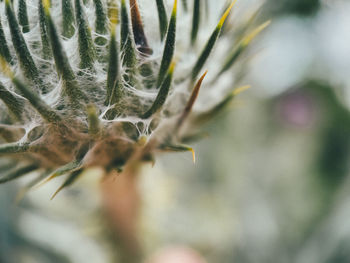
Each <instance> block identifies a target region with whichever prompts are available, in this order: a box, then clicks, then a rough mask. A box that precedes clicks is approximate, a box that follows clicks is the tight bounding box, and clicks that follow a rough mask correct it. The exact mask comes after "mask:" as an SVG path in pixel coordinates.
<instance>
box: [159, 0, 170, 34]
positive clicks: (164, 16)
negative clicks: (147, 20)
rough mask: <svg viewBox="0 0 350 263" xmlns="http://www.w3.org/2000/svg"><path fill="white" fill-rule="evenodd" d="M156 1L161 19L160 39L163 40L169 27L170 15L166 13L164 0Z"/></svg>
mask: <svg viewBox="0 0 350 263" xmlns="http://www.w3.org/2000/svg"><path fill="white" fill-rule="evenodd" d="M156 2H157V11H158V19H159V32H160V40H163V39H164V37H165V35H166V31H167V28H168V16H167V14H166V10H165V7H164V2H163V0H156Z"/></svg>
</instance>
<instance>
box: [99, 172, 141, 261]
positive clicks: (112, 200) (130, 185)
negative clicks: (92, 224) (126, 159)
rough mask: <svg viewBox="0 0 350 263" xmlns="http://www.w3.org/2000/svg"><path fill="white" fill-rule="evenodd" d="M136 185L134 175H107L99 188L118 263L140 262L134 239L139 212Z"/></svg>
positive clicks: (138, 246) (135, 237) (138, 247)
mask: <svg viewBox="0 0 350 263" xmlns="http://www.w3.org/2000/svg"><path fill="white" fill-rule="evenodd" d="M137 182H138V176H137V173H136V172H134V173H133V174H131V173H130V172H129V173H128V174H127V173H121V174H118V173H116V172H111V174H109V175H108V177H107V178H106V179H105V180H104V181H103V182H102V184H101V188H102V201H103V206H104V210H105V213H106V215H107V218H108V221H109V225H110V226H111V228H112V231H113V233H112V235H113V237H114V238H115V240H116V243H117V246H118V248H117V249H118V250H119V251H118V252H119V255H118V256H119V259H120V262H128V263H136V262H141V254H142V253H141V248H140V244H139V240H138V235H137V221H138V218H139V217H138V215H139V208H140V195H139V191H138V188H137V185H138V184H137Z"/></svg>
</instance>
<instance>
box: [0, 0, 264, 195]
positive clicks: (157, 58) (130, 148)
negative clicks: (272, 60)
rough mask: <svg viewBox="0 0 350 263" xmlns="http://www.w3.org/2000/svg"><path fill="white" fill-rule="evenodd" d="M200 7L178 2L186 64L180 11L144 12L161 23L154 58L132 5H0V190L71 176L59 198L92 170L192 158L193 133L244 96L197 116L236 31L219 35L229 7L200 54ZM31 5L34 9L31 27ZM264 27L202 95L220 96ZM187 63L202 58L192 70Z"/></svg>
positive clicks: (43, 0)
mask: <svg viewBox="0 0 350 263" xmlns="http://www.w3.org/2000/svg"><path fill="white" fill-rule="evenodd" d="M205 3H206V4H208V2H207V1H200V0H194V1H192V3H190V2H187V1H183V2H182V4H183V7H184V8H183V9H182V10H183V13H184V16H185V15H187V14H188V13H189V12H190V10H191V8H190V5H191V4H193V15H192V24H191V25H190V26H191V32H190V35H189V36H188V39H189V41H187V42H186V41H183V42H184V43H185V44H187V45H188V46H187V50H188V51H186V52H187V53H186V52H185V51H183V52H182V54H181V52H179V53H177V52H176V46H177V43H178V41H176V38H177V30H176V27H177V20H178V19H177V16H178V3H177V0H174V2H173V6H172V11H171V14H170V17H169V19H168V15H169V14H168V10H167V8H166V5H165V3H164V2H163V0H156V1H154V3H153V4H154V7H153V8H148V9H147V10H148V11H150V10H152V11H153V10H154V12H156V13H157V14H158V23H159V36H157V37H159V39H156V40H154V39H152V43H157V44H154V46H155V49H156V48H158V46H157V45H159V46H161V50H162V51H161V52H155V50H153V49H152V47H151V46H150V44H149V39H148V38H147V36H146V34H145V32H146V30H145V29H147V24H146V25H145V27H144V24H143V21H142V16H141V12H140V8H139V5H138V2H137V0H130V1H129V2H127V1H126V0H120V1H119V0H118V1H113V0H110V1H103V0H93V1H88V0H84V1H82V0H74V2H73V1H71V0H62V1H52V2H51V1H49V0H31V1H24V0H17V1H16V0H15V1H10V0H5V1H4V2H2V3H0V5H1V6H0V11H1V12H0V14H1V15H2V17H1V20H0V57H1V58H0V62H1V63H0V64H1V72H2V74H1V77H0V99H1V101H2V102H3V103H2V104H0V107H1V113H0V121H1V124H0V157H1V160H2V162H1V164H0V165H1V167H0V170H1V171H2V172H3V175H2V176H1V177H0V183H4V182H7V181H10V180H13V179H16V178H19V177H22V176H24V175H26V174H29V173H32V172H34V171H36V172H37V174H38V178H35V179H34V180H33V181H32V182H30V185H29V186H33V185H35V184H37V183H39V182H41V181H44V182H46V181H49V180H51V179H53V178H55V177H58V176H62V175H66V176H67V177H66V179H65V181H64V183H63V184H62V186H61V187H60V188H59V189H58V191H59V190H61V189H62V188H64V187H66V186H69V185H71V184H72V183H73V182H75V181H76V180H77V178H78V177H79V176H80V175H81V174H82V172H83V171H84V170H85V169H87V168H90V167H96V166H98V167H102V168H103V169H104V170H105V171H106V172H108V171H110V170H112V169H117V170H118V171H121V170H123V169H127V168H128V167H134V166H135V165H137V164H138V163H140V162H143V161H152V160H153V155H154V153H156V152H158V151H192V152H193V149H192V148H191V147H189V146H187V145H185V143H187V142H189V141H190V140H191V139H196V138H199V137H200V136H201V135H200V134H201V133H200V131H199V130H198V128H199V126H200V125H201V124H202V123H203V122H204V121H207V120H210V119H212V118H214V117H215V116H216V115H217V114H218V113H219V112H220V111H222V109H223V108H225V107H226V106H227V105H228V104H229V102H230V101H232V99H233V98H234V97H235V96H236V95H237V94H238V92H239V91H241V90H243V89H245V88H246V87H240V88H237V89H234V90H231V91H230V92H228V94H219V95H217V96H216V97H212V99H211V102H210V103H209V104H208V106H206V105H204V106H206V107H201V108H203V109H202V110H200V109H198V110H193V105H194V104H195V102H196V99H197V96H198V94H199V91H200V88H201V86H202V82H203V83H204V82H205V81H204V78H205V76H206V74H207V72H206V71H205V72H204V67H205V65H206V63H207V62H208V61H209V59H210V57H213V56H215V55H214V54H212V53H213V52H214V47H215V46H216V45H217V44H218V43H217V42H220V41H218V40H219V39H222V38H224V37H226V38H227V39H232V35H233V34H234V32H235V31H234V27H232V26H227V28H225V30H223V26H224V22H225V20H226V18H227V17H228V15H229V13H230V11H231V9H232V7H233V6H234V4H235V1H233V2H231V3H229V4H228V5H227V8H226V9H224V10H225V11H224V12H223V14H222V17H221V18H218V23H217V25H216V27H215V28H214V29H213V31H212V32H211V33H210V32H209V34H207V35H208V40H207V42H206V43H205V44H204V45H202V44H199V43H196V40H197V39H198V33H199V32H200V30H201V27H200V25H201V24H203V23H201V21H200V19H203V18H204V14H203V11H202V10H203V7H202V5H203V4H205ZM29 6H30V7H31V8H32V9H33V6H34V7H36V10H37V12H36V13H34V14H31V16H30V17H29V16H28V8H27V7H29ZM141 11H142V9H141ZM148 15H149V16H151V15H153V14H148ZM5 17H6V19H5ZM156 21H157V20H156ZM93 23H94V24H93ZM268 23H269V22H266V23H264V24H262V25H260V26H259V27H257V28H255V29H252V30H251V29H250V27H249V26H248V25H247V26H246V27H245V29H246V30H244V32H246V31H247V30H249V32H248V33H247V34H246V35H242V36H239V37H236V39H238V40H236V41H235V42H234V43H233V44H232V45H230V47H229V49H228V50H227V56H226V58H225V59H224V58H221V59H220V60H219V61H223V63H221V64H217V65H216V67H217V72H213V74H212V81H211V82H207V83H206V84H204V85H203V86H205V85H207V86H210V90H213V89H217V87H215V86H216V85H217V83H219V80H220V78H221V77H222V76H224V75H225V74H226V78H227V76H229V78H230V79H233V77H231V75H232V72H230V71H229V69H230V68H231V67H232V65H233V64H234V63H235V62H236V61H237V60H238V58H239V57H240V56H241V54H242V53H243V51H245V50H246V48H247V46H248V44H249V43H250V42H251V40H252V39H253V38H254V37H255V36H256V35H257V34H258V33H259V32H260V31H262V30H263V29H264V28H265V27H266V26H267V25H268ZM221 31H223V32H222V34H221V35H220V33H221ZM197 42H198V40H197ZM195 47H199V48H198V49H197V48H195ZM182 49H183V48H182ZM175 54H176V55H175ZM187 56H188V57H191V56H192V57H194V56H195V57H197V58H196V60H195V61H194V62H193V63H192V62H191V63H192V64H191V66H190V67H188V64H189V63H188V62H186V61H187ZM176 61H179V62H178V63H176ZM184 61H185V62H186V63H184ZM176 64H178V67H176ZM177 72H178V73H177ZM227 72H229V73H228V74H227ZM210 74H211V73H209V74H208V75H210ZM230 86H233V83H232V81H230ZM202 106H203V105H202ZM193 153H194V152H193ZM106 174H107V173H106ZM58 191H57V192H58ZM57 192H56V193H57ZM56 193H55V194H56Z"/></svg>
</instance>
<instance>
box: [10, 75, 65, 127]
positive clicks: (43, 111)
mask: <svg viewBox="0 0 350 263" xmlns="http://www.w3.org/2000/svg"><path fill="white" fill-rule="evenodd" d="M12 82H13V84H14V85H15V86H16V88H17V89H18V90H19V91H20V92H21V94H22V95H23V97H25V98H26V99H27V100H28V101H29V102H30V104H31V105H32V106H33V107H34V108H35V109H36V110H37V112H38V113H39V114H40V115H41V116H42V117H43V119H45V120H46V121H47V122H50V123H58V122H60V121H61V117H60V116H59V115H58V113H56V112H55V111H54V110H53V109H52V108H51V107H50V106H49V105H47V104H46V103H45V102H44V101H43V100H42V99H41V98H40V97H39V96H38V95H37V94H35V93H34V92H32V91H31V90H30V89H29V88H28V87H27V86H26V85H25V84H24V83H22V82H21V81H20V80H19V79H17V78H15V77H14V78H12Z"/></svg>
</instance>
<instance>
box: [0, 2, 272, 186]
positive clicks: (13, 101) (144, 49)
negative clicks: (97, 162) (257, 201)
mask: <svg viewBox="0 0 350 263" xmlns="http://www.w3.org/2000/svg"><path fill="white" fill-rule="evenodd" d="M235 2H236V0H235V1H233V2H232V3H231V4H230V5H229V7H228V8H227V9H226V11H225V12H224V14H223V16H222V18H221V19H220V21H219V23H218V24H217V26H216V27H215V29H214V31H213V32H212V34H211V35H210V37H209V39H208V41H207V43H206V45H205V46H204V48H203V49H202V51H201V53H200V55H199V57H198V59H197V61H196V63H195V64H194V66H193V68H192V71H191V74H190V80H191V83H192V84H193V87H194V88H193V90H192V93H191V95H190V98H189V101H188V103H187V105H186V107H185V108H184V110H183V113H182V114H181V115H180V117H179V118H178V121H177V124H176V129H177V130H179V129H180V127H181V126H182V124H183V122H184V121H185V120H186V119H187V117H188V115H189V114H190V112H191V110H192V107H193V104H194V102H195V100H196V98H197V96H198V93H199V89H200V87H201V83H202V81H203V79H204V77H205V75H206V72H205V73H204V74H203V75H202V76H201V77H200V78H199V80H198V81H197V83H195V81H196V79H197V78H198V75H199V73H200V72H201V71H202V69H203V66H204V65H205V63H206V61H207V60H208V58H209V56H210V54H211V52H212V50H213V48H214V45H215V43H216V42H217V39H218V37H219V35H220V32H221V29H222V27H223V24H224V21H225V20H226V18H227V16H228V14H229V12H230V10H231V9H232V7H233V6H234V4H235ZM182 3H183V5H184V9H185V10H187V4H188V3H187V1H185V0H183V1H182ZM129 4H130V14H131V19H129V12H128V9H127V4H126V1H125V0H121V3H120V19H118V15H119V14H118V13H119V10H118V5H117V4H116V3H115V2H113V1H112V2H110V3H109V4H108V10H105V8H104V6H103V4H102V2H101V0H94V5H95V11H96V22H95V32H96V34H97V35H98V37H97V38H96V39H95V42H94V41H93V38H92V35H91V31H90V28H89V27H88V22H87V20H86V17H85V14H84V9H83V6H82V5H83V3H81V0H74V8H73V5H72V2H71V1H70V0H63V1H62V5H61V7H62V29H63V33H62V34H63V36H64V37H66V38H72V37H73V35H74V34H77V37H78V47H79V57H80V64H79V68H80V70H81V71H80V72H82V73H81V74H84V72H93V71H94V70H95V69H94V63H95V61H96V59H98V47H99V46H103V45H104V44H105V42H106V39H107V38H106V37H104V36H106V34H107V32H108V31H109V32H110V38H109V42H108V49H109V53H108V56H107V57H108V61H107V64H108V67H107V80H106V98H105V101H104V104H105V106H109V107H111V111H108V112H107V113H106V115H105V116H104V118H106V119H110V120H111V119H114V118H115V116H116V115H117V114H118V111H117V110H116V108H115V107H114V105H116V104H118V102H119V101H120V97H121V96H122V93H123V90H122V89H123V85H124V84H125V83H126V84H127V85H137V83H136V82H137V80H136V76H135V74H137V71H138V70H140V73H141V74H142V70H143V69H140V68H137V59H138V58H139V56H141V57H142V59H144V58H147V56H148V55H150V54H151V53H152V49H151V48H150V47H149V45H148V42H147V38H146V36H145V32H144V29H143V23H142V20H141V15H140V11H139V7H138V4H137V1H136V0H130V3H129ZM193 5H194V6H193V20H192V29H191V36H190V38H191V44H192V45H194V44H195V41H196V38H197V34H198V30H199V24H200V9H201V1H200V0H194V2H193ZM50 6H51V3H50V0H42V1H41V0H38V11H39V25H40V33H41V43H42V55H43V58H44V59H53V60H54V65H55V67H56V70H57V74H58V75H59V77H60V78H61V80H62V92H61V94H62V97H67V98H68V101H69V106H70V107H71V108H73V109H75V108H81V107H86V105H89V106H88V107H87V110H86V112H87V119H88V123H89V128H88V131H89V134H91V135H92V136H94V135H95V134H97V133H98V130H99V118H98V115H99V114H98V111H97V109H96V107H95V106H92V105H93V104H91V103H90V102H89V98H88V96H87V95H86V94H85V91H84V90H81V89H80V87H79V83H78V80H77V76H76V75H75V72H74V71H73V69H72V66H71V65H70V61H69V59H68V57H67V55H66V53H65V50H64V48H63V46H62V43H61V37H60V35H59V33H58V31H57V29H56V25H55V23H54V22H53V19H52V17H51V14H50ZM156 7H157V11H158V18H159V31H160V38H161V40H163V41H164V50H163V52H162V58H161V61H160V66H159V70H158V73H156V74H154V75H155V81H154V82H153V83H154V88H156V89H159V91H158V95H157V96H156V98H155V100H154V101H153V103H152V104H151V105H150V106H149V108H148V109H147V110H146V111H143V112H140V113H138V117H139V118H141V119H148V118H150V117H151V116H153V115H154V114H155V113H156V112H158V111H160V110H161V108H162V107H163V105H164V104H165V102H166V99H167V96H168V93H169V90H170V88H171V84H172V80H173V74H174V69H175V62H174V53H175V42H176V18H177V0H174V5H173V8H172V12H171V16H170V19H169V21H168V19H167V17H168V16H167V12H166V10H165V6H164V2H163V0H156ZM5 10H6V16H7V20H8V24H9V28H10V34H11V39H12V44H13V47H14V50H15V52H16V57H17V60H18V63H19V65H20V68H21V70H22V72H23V75H24V76H25V78H26V80H27V81H28V82H29V83H31V84H33V86H34V87H35V88H33V89H31V88H28V86H27V85H26V84H25V83H24V82H23V81H22V80H20V79H19V78H18V77H16V76H15V74H13V73H12V71H11V69H10V67H11V65H12V64H13V62H14V58H13V57H12V55H11V53H10V51H9V48H8V46H7V43H6V38H5V34H4V31H3V28H2V25H1V21H0V55H1V66H2V71H3V73H4V74H5V75H7V76H8V77H9V78H10V79H11V80H12V82H13V84H14V86H15V87H16V89H17V90H19V91H20V93H21V95H22V96H23V97H24V98H25V99H27V101H28V102H29V103H30V104H31V105H32V106H33V107H34V108H35V109H36V111H37V112H38V113H39V114H40V115H41V116H42V118H43V119H44V120H45V121H46V122H47V123H50V124H56V125H63V124H62V116H61V115H60V114H59V113H58V112H57V111H56V110H55V109H53V108H51V106H49V105H48V104H46V103H45V102H44V101H43V100H42V99H41V98H40V95H39V94H45V93H47V92H49V90H50V88H49V87H47V86H46V85H45V84H44V81H43V80H42V77H41V76H40V74H39V69H38V67H37V65H36V64H35V62H34V59H33V57H32V55H31V53H30V51H29V48H28V46H27V44H26V41H25V39H24V37H23V33H27V32H29V31H30V26H29V20H28V15H27V7H26V2H25V1H22V0H19V3H18V14H17V18H16V16H15V12H14V11H13V7H12V3H11V1H10V0H6V1H5ZM74 10H75V12H74ZM107 14H108V15H107ZM17 19H18V22H17ZM130 21H131V26H130ZM118 23H120V34H121V37H120V44H119V45H118V43H117V38H116V27H117V24H118ZM267 24H268V22H266V23H264V24H262V25H261V26H260V27H258V28H257V29H255V30H254V31H253V32H252V33H251V34H249V35H248V36H246V37H244V38H243V39H242V40H241V41H240V42H239V44H238V45H236V46H235V47H234V48H233V51H232V54H231V55H230V56H229V57H228V59H227V61H226V62H225V63H224V64H223V65H222V66H221V69H220V70H219V74H218V75H217V77H219V76H220V75H221V74H222V73H224V72H225V71H226V70H228V69H229V68H230V67H231V66H232V65H233V64H234V62H235V61H236V60H237V59H238V57H239V56H240V54H241V53H242V52H243V51H244V49H245V48H246V47H247V45H248V44H249V42H250V41H251V40H252V39H253V37H254V36H255V35H257V34H258V33H259V32H260V31H261V30H262V29H263V28H264V27H266V26H267ZM108 25H109V30H108ZM75 31H77V32H75ZM99 36H102V37H99ZM95 44H97V46H95ZM119 52H122V55H123V56H122V63H121V64H120V63H119ZM146 65H147V64H146ZM120 67H125V68H126V69H127V70H126V72H125V73H124V75H123V76H121V70H120ZM152 77H153V76H152ZM235 95H236V93H235V92H233V93H230V94H228V95H227V96H226V97H225V98H224V99H223V101H222V102H220V103H218V104H217V105H216V106H215V107H213V108H212V109H210V110H208V112H205V113H202V114H201V115H200V116H199V117H198V118H197V119H198V120H203V119H209V118H210V117H212V116H214V115H215V114H216V113H217V112H218V111H219V110H221V108H223V107H224V106H225V105H227V104H228V102H229V101H231V100H232V98H233V97H234V96H235ZM0 99H1V100H3V102H4V103H5V104H6V105H7V106H8V108H9V111H10V112H11V114H12V115H14V116H15V118H16V119H17V120H20V119H21V115H22V112H23V110H24V109H23V104H24V102H23V99H22V98H21V97H19V96H16V94H14V93H12V92H11V91H9V90H8V89H7V88H6V87H4V85H2V84H1V83H0ZM0 128H1V127H0ZM5 130H6V129H5ZM0 132H1V129H0ZM160 148H162V149H164V150H167V149H172V150H173V151H179V150H182V151H184V150H192V148H190V147H187V146H182V145H171V144H161V145H160ZM28 151H29V152H33V151H35V149H33V146H31V145H30V144H29V143H23V142H21V143H17V142H15V141H14V142H12V141H11V142H10V143H8V144H2V145H0V154H11V153H24V152H28ZM73 163H74V164H75V165H73V166H74V168H72V167H70V165H71V164H68V165H67V166H68V167H69V169H68V170H66V168H65V166H63V167H61V168H59V169H58V170H56V171H55V172H54V173H53V174H51V176H50V178H53V177H55V176H57V175H61V174H63V173H66V172H67V171H70V172H73V173H72V174H71V176H69V178H68V179H67V181H66V182H65V183H64V186H66V185H68V184H70V183H71V182H72V180H73V179H75V178H76V177H77V174H79V173H77V172H76V171H81V163H80V162H78V163H79V165H78V164H77V162H76V161H73ZM34 166H35V165H30V166H28V167H27V169H25V168H23V167H21V168H20V169H19V172H13V173H10V175H7V176H5V177H2V178H0V182H4V181H8V180H11V179H14V178H17V177H18V176H20V175H22V174H24V172H23V171H25V173H27V172H30V171H32V170H35V169H37V168H38V167H37V166H35V167H34ZM31 169H32V170H31ZM61 170H62V171H63V172H62V171H61ZM73 181H74V180H73Z"/></svg>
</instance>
